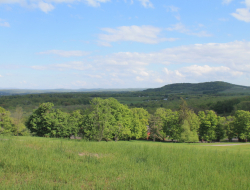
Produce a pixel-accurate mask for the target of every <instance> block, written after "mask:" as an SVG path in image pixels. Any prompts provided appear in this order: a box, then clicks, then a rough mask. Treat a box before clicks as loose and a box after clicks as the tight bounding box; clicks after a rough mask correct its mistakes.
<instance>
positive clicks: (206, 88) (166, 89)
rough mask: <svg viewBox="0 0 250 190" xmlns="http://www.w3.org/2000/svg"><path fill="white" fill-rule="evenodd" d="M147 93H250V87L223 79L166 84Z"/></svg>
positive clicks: (148, 90) (146, 91)
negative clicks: (223, 80)
mask: <svg viewBox="0 0 250 190" xmlns="http://www.w3.org/2000/svg"><path fill="white" fill-rule="evenodd" d="M143 92H145V93H159V94H175V93H187V94H215V93H227V92H230V93H242V92H248V93H250V87H247V86H241V85H235V84H230V83H227V82H222V81H215V82H205V83H196V84H193V83H176V84H169V85H165V86H163V87H161V88H154V89H147V90H144V91H143Z"/></svg>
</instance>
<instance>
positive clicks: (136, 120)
mask: <svg viewBox="0 0 250 190" xmlns="http://www.w3.org/2000/svg"><path fill="white" fill-rule="evenodd" d="M148 119H149V114H148V112H147V110H145V109H143V108H132V109H131V127H130V129H131V137H132V138H134V139H140V138H146V137H147V130H148V129H147V125H148Z"/></svg>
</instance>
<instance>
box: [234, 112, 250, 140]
mask: <svg viewBox="0 0 250 190" xmlns="http://www.w3.org/2000/svg"><path fill="white" fill-rule="evenodd" d="M234 127H235V132H236V134H237V135H238V138H240V139H242V140H247V139H248V138H249V137H250V112H249V111H244V110H238V111H236V113H235V120H234Z"/></svg>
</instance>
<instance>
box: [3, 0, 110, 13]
mask: <svg viewBox="0 0 250 190" xmlns="http://www.w3.org/2000/svg"><path fill="white" fill-rule="evenodd" d="M109 1H110V0H0V4H20V5H21V6H23V7H31V8H39V9H40V10H41V11H43V12H45V13H48V12H50V11H52V10H53V9H54V8H55V7H54V5H53V4H58V3H74V2H83V3H86V4H88V5H89V6H92V7H99V6H100V4H101V3H106V2H109Z"/></svg>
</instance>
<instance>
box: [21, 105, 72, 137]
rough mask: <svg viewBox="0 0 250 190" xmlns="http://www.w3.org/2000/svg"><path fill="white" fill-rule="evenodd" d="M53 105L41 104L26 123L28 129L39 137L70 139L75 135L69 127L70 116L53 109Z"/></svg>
mask: <svg viewBox="0 0 250 190" xmlns="http://www.w3.org/2000/svg"><path fill="white" fill-rule="evenodd" d="M53 106H54V105H53V104H52V103H49V102H48V103H43V104H40V106H39V107H38V109H36V110H34V112H33V113H32V115H31V116H30V117H29V119H28V121H27V122H26V126H27V128H28V129H29V130H30V131H31V132H32V133H33V134H35V135H37V136H42V137H43V136H45V137H70V135H71V134H72V132H73V133H75V131H72V129H71V127H72V126H70V125H69V122H68V120H69V116H70V115H69V114H68V113H65V112H62V111H60V110H58V109H56V110H55V109H52V107H53Z"/></svg>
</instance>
